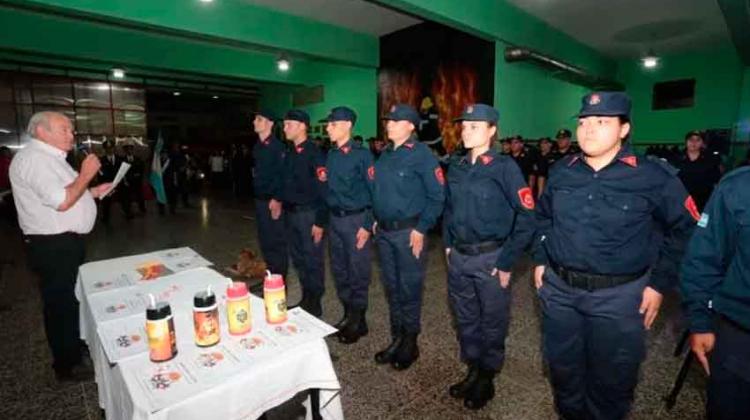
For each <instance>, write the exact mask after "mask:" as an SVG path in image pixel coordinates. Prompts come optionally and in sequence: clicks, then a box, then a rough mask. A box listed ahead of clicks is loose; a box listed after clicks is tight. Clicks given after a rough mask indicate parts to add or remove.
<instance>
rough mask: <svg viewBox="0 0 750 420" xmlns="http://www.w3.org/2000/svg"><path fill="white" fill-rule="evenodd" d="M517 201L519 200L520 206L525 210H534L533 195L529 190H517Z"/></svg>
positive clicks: (525, 188) (526, 188)
mask: <svg viewBox="0 0 750 420" xmlns="http://www.w3.org/2000/svg"><path fill="white" fill-rule="evenodd" d="M518 199H519V200H521V205H522V206H523V207H524V208H525V209H528V210H534V194H533V193H532V192H531V188H529V187H524V188H521V189H520V190H518Z"/></svg>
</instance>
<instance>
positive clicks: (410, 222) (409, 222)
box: [378, 216, 419, 232]
mask: <svg viewBox="0 0 750 420" xmlns="http://www.w3.org/2000/svg"><path fill="white" fill-rule="evenodd" d="M418 223H419V216H414V217H410V218H408V219H402V220H393V221H384V220H378V229H382V230H384V231H386V232H392V231H396V230H404V229H411V228H415V227H417V224H418Z"/></svg>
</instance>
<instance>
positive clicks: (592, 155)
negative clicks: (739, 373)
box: [534, 92, 698, 420]
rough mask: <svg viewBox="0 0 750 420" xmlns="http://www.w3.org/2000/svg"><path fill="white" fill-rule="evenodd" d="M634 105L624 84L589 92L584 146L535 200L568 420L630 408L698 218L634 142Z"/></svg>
mask: <svg viewBox="0 0 750 420" xmlns="http://www.w3.org/2000/svg"><path fill="white" fill-rule="evenodd" d="M630 107H631V105H630V98H628V96H627V95H626V94H625V93H622V92H595V93H591V94H589V95H586V96H585V97H584V98H583V101H582V108H581V111H580V114H579V116H578V129H577V138H578V143H579V145H580V147H581V149H582V153H578V154H574V155H571V156H568V157H565V158H564V159H563V160H562V161H560V162H558V163H557V164H556V165H555V166H554V167H553V168H552V170H551V172H552V173H551V175H550V178H549V182H548V183H547V186H546V187H545V191H544V193H543V194H542V196H541V197H540V199H539V202H538V203H537V208H536V219H537V231H536V234H535V239H534V242H535V245H534V260H535V263H536V265H537V266H536V267H535V270H534V280H535V285H536V287H537V291H538V294H539V297H540V299H541V302H542V312H543V328H542V331H543V346H544V355H545V359H546V360H547V363H548V364H549V368H550V380H551V382H552V387H553V391H554V397H555V405H556V407H557V410H558V413H559V414H560V416H561V417H563V418H565V419H571V420H572V419H607V420H617V419H623V418H625V417H626V416H627V414H628V411H629V410H630V406H631V403H632V400H633V393H634V390H635V387H636V384H637V382H638V369H639V367H640V364H641V362H642V361H643V358H644V356H645V352H646V349H645V334H646V330H648V329H649V328H650V327H651V325H652V323H653V322H654V319H656V316H657V314H658V311H659V307H660V305H661V301H662V295H663V294H664V292H665V291H667V290H669V289H670V288H672V287H673V286H674V285H675V283H676V279H677V274H678V266H679V262H680V259H681V257H682V254H683V251H684V248H685V244H686V242H687V240H688V238H689V236H690V234H691V232H692V231H693V227H694V226H695V221H696V220H697V217H698V212H697V209H696V208H695V202H694V201H693V199H692V198H691V197H690V196H689V195H688V193H687V191H686V190H685V188H684V187H683V185H682V183H681V182H680V180H679V179H678V178H677V176H676V171H675V170H674V169H673V168H672V167H670V166H669V165H668V164H666V163H662V162H660V161H659V160H657V159H654V160H650V159H642V158H641V157H638V156H636V155H634V154H633V152H632V151H631V150H630V147H629V146H628V144H627V142H626V140H627V137H628V135H629V133H630V122H629V118H630ZM657 251H658V258H657V256H656V255H654V253H655V252H657Z"/></svg>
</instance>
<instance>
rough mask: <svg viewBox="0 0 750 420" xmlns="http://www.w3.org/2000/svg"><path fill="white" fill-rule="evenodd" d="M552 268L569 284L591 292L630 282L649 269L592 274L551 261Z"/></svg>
mask: <svg viewBox="0 0 750 420" xmlns="http://www.w3.org/2000/svg"><path fill="white" fill-rule="evenodd" d="M550 268H552V270H553V271H554V272H555V273H556V274H557V276H558V277H560V278H561V279H562V280H563V281H564V282H565V283H567V284H568V285H569V286H572V287H575V288H577V289H584V290H588V291H589V292H590V291H593V290H599V289H606V288H608V287H615V286H619V285H621V284H625V283H630V282H631V281H635V280H638V279H639V278H641V277H643V275H644V274H646V272H647V271H648V269H646V270H642V271H641V272H639V273H634V274H617V275H609V274H592V273H584V272H581V271H575V270H569V269H567V268H565V267H563V266H561V265H558V264H556V263H554V262H551V261H550Z"/></svg>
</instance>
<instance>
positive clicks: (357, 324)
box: [339, 308, 369, 344]
mask: <svg viewBox="0 0 750 420" xmlns="http://www.w3.org/2000/svg"><path fill="white" fill-rule="evenodd" d="M365 312H366V310H365V309H358V308H355V309H352V310H351V313H350V315H349V322H348V323H347V324H346V325H345V326H344V329H343V330H341V331H340V332H339V342H341V343H343V344H352V343H356V342H357V341H359V339H360V337H364V336H366V335H367V333H368V332H369V330H368V329H367V319H365Z"/></svg>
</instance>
